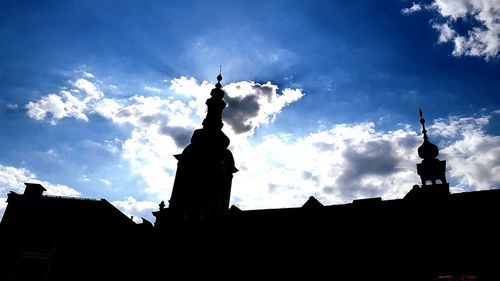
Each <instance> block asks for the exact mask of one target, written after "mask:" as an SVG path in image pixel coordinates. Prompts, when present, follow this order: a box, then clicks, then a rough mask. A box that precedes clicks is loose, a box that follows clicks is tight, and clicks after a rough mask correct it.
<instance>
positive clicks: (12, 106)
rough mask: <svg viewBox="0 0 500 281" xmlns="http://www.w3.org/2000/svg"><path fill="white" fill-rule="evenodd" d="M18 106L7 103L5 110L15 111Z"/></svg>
mask: <svg viewBox="0 0 500 281" xmlns="http://www.w3.org/2000/svg"><path fill="white" fill-rule="evenodd" d="M18 107H19V106H18V105H17V104H16V103H8V104H7V108H8V109H17V108H18Z"/></svg>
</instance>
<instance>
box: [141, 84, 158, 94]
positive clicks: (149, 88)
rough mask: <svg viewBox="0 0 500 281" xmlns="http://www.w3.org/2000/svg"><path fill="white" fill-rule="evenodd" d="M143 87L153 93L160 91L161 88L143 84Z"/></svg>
mask: <svg viewBox="0 0 500 281" xmlns="http://www.w3.org/2000/svg"><path fill="white" fill-rule="evenodd" d="M143 89H144V90H146V91H150V92H153V93H161V89H160V88H155V87H150V86H144V88H143Z"/></svg>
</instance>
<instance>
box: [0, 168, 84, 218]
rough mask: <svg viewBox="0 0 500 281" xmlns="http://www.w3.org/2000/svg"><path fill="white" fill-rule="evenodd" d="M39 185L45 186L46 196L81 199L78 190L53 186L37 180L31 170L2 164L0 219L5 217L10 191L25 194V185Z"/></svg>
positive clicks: (0, 172) (63, 186) (59, 185)
mask: <svg viewBox="0 0 500 281" xmlns="http://www.w3.org/2000/svg"><path fill="white" fill-rule="evenodd" d="M26 182H30V183H39V184H41V185H43V186H44V187H45V188H46V189H47V191H46V192H45V193H44V194H47V195H58V196H71V197H79V196H80V192H78V191H77V190H75V189H73V188H71V187H69V186H66V185H62V184H53V183H49V182H47V181H43V180H40V179H38V178H37V176H36V175H35V174H34V173H32V172H31V171H30V170H28V169H25V168H17V167H12V166H4V165H2V164H0V202H1V204H0V217H2V216H3V212H4V210H5V207H6V206H7V204H6V203H5V201H6V200H7V194H8V193H9V192H10V191H14V192H17V193H20V194H21V193H23V192H24V187H25V185H24V183H26Z"/></svg>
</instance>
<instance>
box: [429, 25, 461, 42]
mask: <svg viewBox="0 0 500 281" xmlns="http://www.w3.org/2000/svg"><path fill="white" fill-rule="evenodd" d="M432 27H433V28H434V29H436V30H437V31H439V38H438V42H439V43H446V42H448V41H450V40H452V39H453V37H455V35H456V32H455V30H453V29H452V28H451V27H450V26H449V25H448V23H443V24H437V23H435V24H433V25H432Z"/></svg>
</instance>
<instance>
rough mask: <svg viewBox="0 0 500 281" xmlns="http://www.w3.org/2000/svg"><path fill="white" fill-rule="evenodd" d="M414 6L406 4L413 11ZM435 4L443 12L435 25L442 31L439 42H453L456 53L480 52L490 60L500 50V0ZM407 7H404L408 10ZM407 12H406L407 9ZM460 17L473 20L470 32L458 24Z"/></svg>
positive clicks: (436, 0)
mask: <svg viewBox="0 0 500 281" xmlns="http://www.w3.org/2000/svg"><path fill="white" fill-rule="evenodd" d="M415 5H419V4H415V3H413V5H412V7H410V8H406V9H408V11H410V10H411V9H412V8H413V7H414V6H415ZM426 7H431V8H432V9H433V10H435V11H437V14H438V15H439V16H438V17H437V18H436V19H434V20H433V22H434V23H433V25H432V26H433V28H434V29H436V30H437V31H438V32H439V39H438V42H439V43H446V42H451V43H452V44H453V45H454V49H453V52H452V54H453V55H454V56H477V57H484V58H486V59H487V60H489V59H492V58H495V57H497V56H498V53H499V51H500V1H499V0H460V1H457V0H434V2H433V3H432V4H431V5H429V6H426ZM406 9H403V10H406ZM403 13H404V12H403ZM458 20H463V21H464V22H466V23H469V24H471V26H472V27H471V28H469V29H468V30H466V32H462V33H459V32H458V31H457V29H456V28H455V26H456V24H457V22H458Z"/></svg>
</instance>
